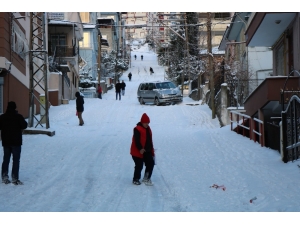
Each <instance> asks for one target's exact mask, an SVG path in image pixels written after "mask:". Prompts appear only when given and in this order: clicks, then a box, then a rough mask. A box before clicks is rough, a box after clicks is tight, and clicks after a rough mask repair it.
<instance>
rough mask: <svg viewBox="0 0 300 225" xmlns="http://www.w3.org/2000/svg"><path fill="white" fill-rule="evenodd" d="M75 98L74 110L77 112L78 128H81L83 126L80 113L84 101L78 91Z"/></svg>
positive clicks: (82, 109)
mask: <svg viewBox="0 0 300 225" xmlns="http://www.w3.org/2000/svg"><path fill="white" fill-rule="evenodd" d="M75 96H76V110H77V116H78V119H79V126H82V125H83V124H84V121H83V119H82V113H83V111H84V107H83V104H84V99H83V96H82V95H81V94H80V92H79V91H77V92H76V93H75Z"/></svg>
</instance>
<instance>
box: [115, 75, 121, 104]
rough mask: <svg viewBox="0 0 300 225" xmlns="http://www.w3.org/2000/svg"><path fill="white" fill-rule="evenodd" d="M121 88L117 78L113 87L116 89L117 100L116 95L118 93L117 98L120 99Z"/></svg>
mask: <svg viewBox="0 0 300 225" xmlns="http://www.w3.org/2000/svg"><path fill="white" fill-rule="evenodd" d="M121 89H122V86H121V83H120V81H119V80H118V81H117V83H116V87H115V90H116V100H118V95H119V100H121Z"/></svg>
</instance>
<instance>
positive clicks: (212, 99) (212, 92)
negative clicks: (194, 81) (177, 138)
mask: <svg viewBox="0 0 300 225" xmlns="http://www.w3.org/2000/svg"><path fill="white" fill-rule="evenodd" d="M207 55H208V64H209V65H208V70H209V84H210V85H209V86H210V103H211V113H212V114H211V115H212V119H215V118H216V113H215V87H214V86H215V85H214V65H213V63H214V62H213V54H212V47H211V13H210V12H208V13H207Z"/></svg>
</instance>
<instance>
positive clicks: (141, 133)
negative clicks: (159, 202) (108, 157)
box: [130, 113, 155, 186]
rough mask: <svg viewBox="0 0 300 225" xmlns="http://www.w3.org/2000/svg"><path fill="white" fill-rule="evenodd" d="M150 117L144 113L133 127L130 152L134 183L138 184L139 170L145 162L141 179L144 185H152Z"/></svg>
mask: <svg viewBox="0 0 300 225" xmlns="http://www.w3.org/2000/svg"><path fill="white" fill-rule="evenodd" d="M149 123H150V118H149V117H148V115H147V114H146V113H144V114H143V115H142V117H141V121H140V122H139V123H137V125H136V127H135V128H134V129H133V137H132V143H131V147H130V154H131V156H132V159H133V161H134V163H135V167H134V174H133V181H132V183H133V184H135V185H140V184H141V182H140V178H141V172H142V170H143V165H144V163H145V167H146V169H145V174H144V178H143V180H142V182H143V183H145V184H146V185H150V186H152V185H153V183H152V181H151V176H152V171H153V168H154V159H153V157H154V156H155V154H154V148H153V141H152V131H151V129H150V126H149Z"/></svg>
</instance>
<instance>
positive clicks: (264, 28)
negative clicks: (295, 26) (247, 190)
mask: <svg viewBox="0 0 300 225" xmlns="http://www.w3.org/2000/svg"><path fill="white" fill-rule="evenodd" d="M296 15H297V13H295V12H290V13H281V12H257V13H255V15H254V17H253V19H252V21H251V23H250V25H249V26H248V29H247V30H246V32H245V35H246V37H247V40H246V45H247V46H249V47H255V46H265V47H272V46H273V45H274V44H275V42H276V41H277V40H278V39H279V37H280V36H281V35H282V33H283V32H284V31H285V30H286V29H287V28H288V26H289V25H290V24H291V22H292V21H293V20H294V18H295V16H296Z"/></svg>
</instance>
